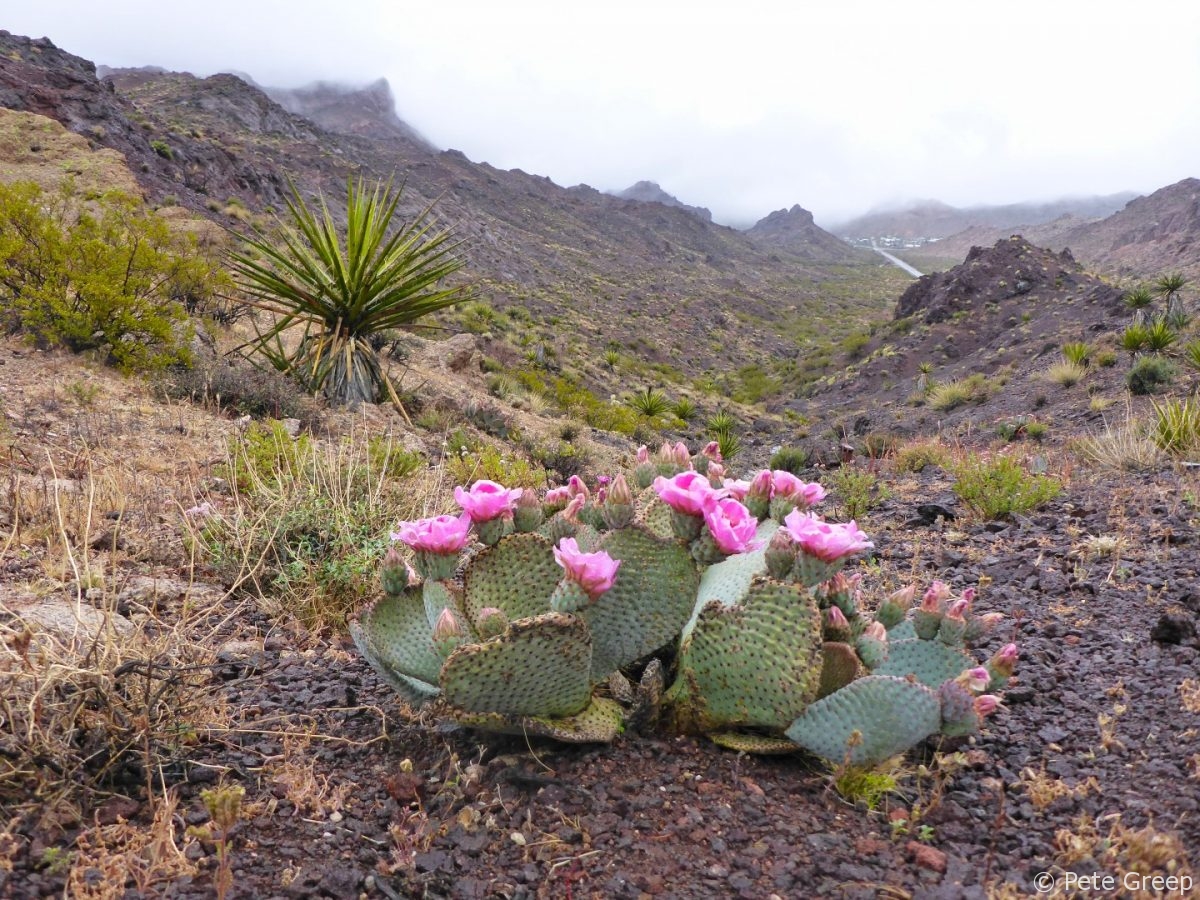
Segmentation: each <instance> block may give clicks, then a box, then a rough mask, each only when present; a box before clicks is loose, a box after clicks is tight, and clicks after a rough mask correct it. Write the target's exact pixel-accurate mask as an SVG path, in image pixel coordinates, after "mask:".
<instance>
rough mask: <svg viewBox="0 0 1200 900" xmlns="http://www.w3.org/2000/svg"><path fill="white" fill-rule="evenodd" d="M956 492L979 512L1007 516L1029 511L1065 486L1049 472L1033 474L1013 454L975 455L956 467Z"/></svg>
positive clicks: (991, 515)
mask: <svg viewBox="0 0 1200 900" xmlns="http://www.w3.org/2000/svg"><path fill="white" fill-rule="evenodd" d="M954 474H955V481H954V493H956V494H957V495H958V496H959V498H960V499H961V500H962V501H963V503H965V504H966V505H967V506H968V507H969V508H970V509H971V510H972V511H973V512H974V513H975V514H976V515H978V516H980V517H982V518H984V519H1003V518H1006V517H1008V516H1009V515H1011V514H1012V513H1026V512H1029V511H1030V510H1031V509H1036V508H1037V507H1039V506H1041V505H1042V504H1043V503H1045V502H1047V501H1048V500H1052V499H1054V498H1055V497H1057V496H1058V493H1059V491H1060V490H1062V485H1061V484H1059V482H1058V479H1056V478H1052V477H1051V476H1049V475H1030V474H1029V473H1028V472H1026V471H1025V469H1024V468H1023V467H1022V466H1021V464H1020V463H1018V462H1017V461H1016V460H1015V459H1013V458H1012V457H1011V456H997V457H995V458H993V459H990V460H989V459H985V458H982V457H979V456H976V455H975V454H971V455H970V456H968V457H967V459H966V461H965V462H963V463H962V464H961V465H959V466H957V467H956V469H955V472H954Z"/></svg>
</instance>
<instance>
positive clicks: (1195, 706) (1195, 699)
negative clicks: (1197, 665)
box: [1179, 678, 1200, 713]
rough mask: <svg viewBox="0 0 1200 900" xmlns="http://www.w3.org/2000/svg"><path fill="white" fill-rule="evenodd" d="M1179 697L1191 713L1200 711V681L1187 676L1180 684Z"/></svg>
mask: <svg viewBox="0 0 1200 900" xmlns="http://www.w3.org/2000/svg"><path fill="white" fill-rule="evenodd" d="M1179 699H1180V701H1181V702H1182V703H1183V708H1184V709H1186V710H1187V711H1188V712H1190V713H1200V681H1197V680H1196V679H1195V678H1185V679H1184V680H1183V683H1182V684H1180V685H1179Z"/></svg>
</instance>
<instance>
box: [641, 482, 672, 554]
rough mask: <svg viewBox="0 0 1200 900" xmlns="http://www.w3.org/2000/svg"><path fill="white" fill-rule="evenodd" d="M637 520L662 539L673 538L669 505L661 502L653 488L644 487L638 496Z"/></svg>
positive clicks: (670, 539)
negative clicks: (638, 510)
mask: <svg viewBox="0 0 1200 900" xmlns="http://www.w3.org/2000/svg"><path fill="white" fill-rule="evenodd" d="M638 509H640V510H641V512H640V513H639V514H638V522H640V523H641V524H642V525H643V526H645V527H646V528H647V529H649V530H650V533H651V534H653V535H655V536H656V537H660V538H662V539H663V540H667V541H673V540H675V530H674V529H673V528H672V527H671V507H669V506H667V504H665V503H663V502H662V500H660V499H659V498H658V494H657V493H655V491H654V488H646V490H644V491H642V493H641V496H640V497H638Z"/></svg>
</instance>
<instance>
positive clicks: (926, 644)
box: [874, 638, 975, 688]
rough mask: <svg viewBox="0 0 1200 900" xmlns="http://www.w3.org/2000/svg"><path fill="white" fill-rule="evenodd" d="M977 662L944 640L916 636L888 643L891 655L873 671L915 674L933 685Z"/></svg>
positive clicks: (876, 672) (877, 673)
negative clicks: (924, 638)
mask: <svg viewBox="0 0 1200 900" xmlns="http://www.w3.org/2000/svg"><path fill="white" fill-rule="evenodd" d="M973 665H975V661H974V660H973V659H971V657H969V656H968V655H967V654H965V653H963V652H962V651H961V650H958V649H956V648H954V647H951V646H949V645H947V644H943V643H942V642H941V641H923V640H920V639H919V638H914V639H913V640H908V641H894V642H892V643H890V644H888V657H887V659H885V660H884V661H883V665H881V666H879V668H877V669H876V670H875V672H874V674H876V675H896V676H899V677H900V678H904V677H905V676H907V675H915V676H916V678H917V681H919V682H921V684H924V685H928V686H929V687H931V688H936V687H938V686H939V685H940V684H941V683H942V682H943V681H948V680H949V679H951V678H957V677H958V676H959V675H961V674H962V673H963V670H965V669H969V668H971V667H972V666H973Z"/></svg>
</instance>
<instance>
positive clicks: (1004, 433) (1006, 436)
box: [996, 416, 1030, 441]
mask: <svg viewBox="0 0 1200 900" xmlns="http://www.w3.org/2000/svg"><path fill="white" fill-rule="evenodd" d="M1029 424H1030V423H1029V420H1028V419H1026V418H1025V417H1024V416H1018V417H1017V418H1015V419H1006V420H1005V421H1003V422H1000V423H998V424H997V425H996V435H997V436H998V437H1000V438H1002V439H1003V440H1006V441H1016V440H1020V439H1021V438H1023V437H1025V435H1026V434H1027V433H1028V428H1029Z"/></svg>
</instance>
